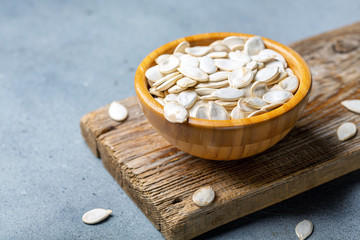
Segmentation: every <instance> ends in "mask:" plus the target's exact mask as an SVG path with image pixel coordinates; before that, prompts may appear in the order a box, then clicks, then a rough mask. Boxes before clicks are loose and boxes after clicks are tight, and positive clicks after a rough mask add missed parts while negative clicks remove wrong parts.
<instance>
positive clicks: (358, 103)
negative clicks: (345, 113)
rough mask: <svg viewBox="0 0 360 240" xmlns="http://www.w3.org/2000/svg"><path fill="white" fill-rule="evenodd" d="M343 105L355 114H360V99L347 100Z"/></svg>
mask: <svg viewBox="0 0 360 240" xmlns="http://www.w3.org/2000/svg"><path fill="white" fill-rule="evenodd" d="M341 105H343V106H344V107H346V108H347V109H348V110H350V111H352V112H354V113H359V114H360V99H352V100H345V101H342V102H341Z"/></svg>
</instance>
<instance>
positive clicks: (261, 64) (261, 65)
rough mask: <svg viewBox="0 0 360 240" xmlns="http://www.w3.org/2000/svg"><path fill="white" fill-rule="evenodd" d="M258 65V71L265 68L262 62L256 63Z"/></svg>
mask: <svg viewBox="0 0 360 240" xmlns="http://www.w3.org/2000/svg"><path fill="white" fill-rule="evenodd" d="M257 63H258V69H259V70H260V69H263V68H264V67H265V64H264V63H262V62H257Z"/></svg>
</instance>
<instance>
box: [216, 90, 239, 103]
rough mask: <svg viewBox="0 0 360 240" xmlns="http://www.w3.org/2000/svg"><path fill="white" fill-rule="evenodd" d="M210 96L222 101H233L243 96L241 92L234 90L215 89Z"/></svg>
mask: <svg viewBox="0 0 360 240" xmlns="http://www.w3.org/2000/svg"><path fill="white" fill-rule="evenodd" d="M211 96H214V97H217V98H218V99H221V100H224V101H235V100H238V99H239V98H241V97H242V96H244V92H243V90H240V89H236V88H222V89H216V90H215V91H214V92H212V93H211Z"/></svg>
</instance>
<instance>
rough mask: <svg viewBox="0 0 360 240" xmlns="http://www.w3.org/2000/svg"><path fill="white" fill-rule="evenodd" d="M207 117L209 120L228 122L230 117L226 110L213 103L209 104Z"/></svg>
mask: <svg viewBox="0 0 360 240" xmlns="http://www.w3.org/2000/svg"><path fill="white" fill-rule="evenodd" d="M209 117H210V119H211V120H228V119H230V116H229V114H228V112H227V111H226V109H225V108H224V107H222V106H220V105H218V104H216V103H214V102H212V101H211V102H209Z"/></svg>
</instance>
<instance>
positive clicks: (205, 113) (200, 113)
mask: <svg viewBox="0 0 360 240" xmlns="http://www.w3.org/2000/svg"><path fill="white" fill-rule="evenodd" d="M195 117H196V118H201V119H210V116H209V107H206V106H201V107H199V108H198V109H197V110H196V113H195Z"/></svg>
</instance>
